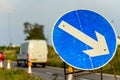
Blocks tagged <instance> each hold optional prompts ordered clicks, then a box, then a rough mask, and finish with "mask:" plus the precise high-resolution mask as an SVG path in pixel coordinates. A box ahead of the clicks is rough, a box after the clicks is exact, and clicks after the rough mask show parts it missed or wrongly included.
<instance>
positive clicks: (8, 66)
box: [7, 60, 11, 69]
mask: <svg viewBox="0 0 120 80" xmlns="http://www.w3.org/2000/svg"><path fill="white" fill-rule="evenodd" d="M10 62H11V61H10V60H7V69H11V66H10Z"/></svg>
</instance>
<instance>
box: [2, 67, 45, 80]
mask: <svg viewBox="0 0 120 80" xmlns="http://www.w3.org/2000/svg"><path fill="white" fill-rule="evenodd" d="M0 80H45V79H43V78H36V77H35V76H34V75H32V76H30V75H29V74H28V73H27V72H25V71H24V70H22V69H11V70H7V69H5V68H0Z"/></svg>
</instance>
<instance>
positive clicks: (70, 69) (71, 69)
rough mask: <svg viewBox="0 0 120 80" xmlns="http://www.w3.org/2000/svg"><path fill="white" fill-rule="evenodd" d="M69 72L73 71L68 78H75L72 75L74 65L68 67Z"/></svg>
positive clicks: (70, 79) (71, 79)
mask: <svg viewBox="0 0 120 80" xmlns="http://www.w3.org/2000/svg"><path fill="white" fill-rule="evenodd" d="M68 72H69V73H71V74H68V79H67V80H73V75H72V72H73V68H72V67H68Z"/></svg>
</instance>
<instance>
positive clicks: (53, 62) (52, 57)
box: [4, 45, 120, 75]
mask: <svg viewBox="0 0 120 80" xmlns="http://www.w3.org/2000/svg"><path fill="white" fill-rule="evenodd" d="M16 51H17V49H7V50H6V49H4V53H5V59H10V60H14V61H15V60H16V59H17V54H16ZM110 63H111V64H112V66H111V64H110ZM110 63H108V64H107V65H106V66H104V67H103V72H104V73H108V74H113V69H114V70H115V73H116V74H117V75H120V45H119V46H118V48H117V51H116V54H115V56H114V58H113V59H112V61H111V62H110ZM47 65H49V66H54V67H64V64H63V61H62V60H61V59H60V57H59V55H57V54H56V52H55V51H54V48H53V47H52V46H48V64H47ZM112 67H113V69H112Z"/></svg>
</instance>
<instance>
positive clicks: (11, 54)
mask: <svg viewBox="0 0 120 80" xmlns="http://www.w3.org/2000/svg"><path fill="white" fill-rule="evenodd" d="M4 56H5V59H6V60H8V59H10V60H12V61H16V60H17V53H16V50H5V51H4Z"/></svg>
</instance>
